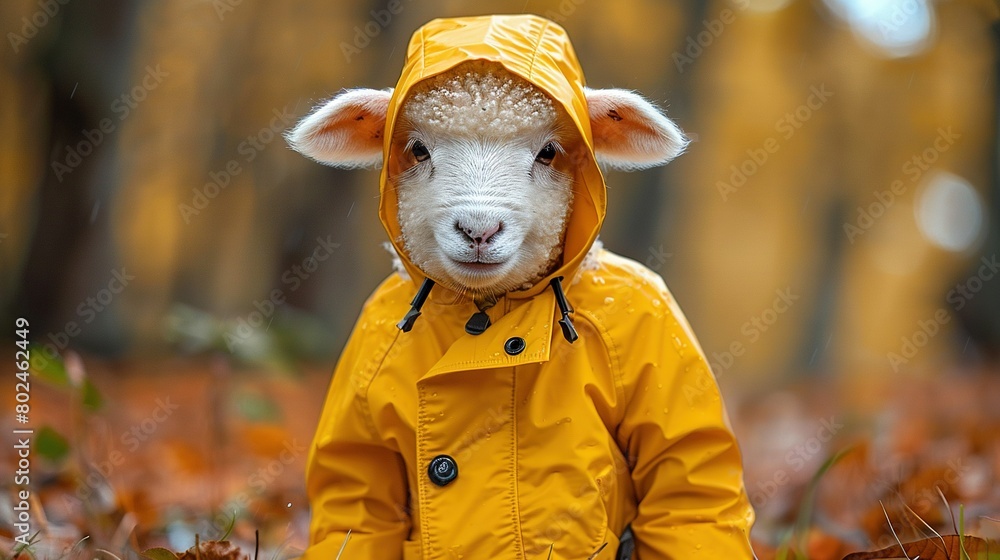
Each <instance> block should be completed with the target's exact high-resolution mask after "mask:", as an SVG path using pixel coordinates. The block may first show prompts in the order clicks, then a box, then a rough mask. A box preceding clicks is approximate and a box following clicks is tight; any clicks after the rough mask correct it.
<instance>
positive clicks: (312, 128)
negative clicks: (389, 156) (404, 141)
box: [287, 89, 392, 168]
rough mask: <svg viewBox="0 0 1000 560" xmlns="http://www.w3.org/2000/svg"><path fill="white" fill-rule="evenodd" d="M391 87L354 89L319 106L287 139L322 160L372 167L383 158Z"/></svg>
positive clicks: (337, 164) (295, 146)
mask: <svg viewBox="0 0 1000 560" xmlns="http://www.w3.org/2000/svg"><path fill="white" fill-rule="evenodd" d="M391 97H392V90H374V89H354V90H348V91H345V92H344V93H341V94H339V95H337V96H336V97H334V98H333V99H331V100H330V101H328V102H326V103H325V104H324V105H321V106H319V107H317V108H316V109H315V110H314V111H313V112H312V113H310V114H309V116H307V117H306V118H304V119H302V121H301V122H299V124H297V125H296V126H295V128H294V129H292V131H291V132H289V133H288V136H287V138H288V143H289V144H290V145H291V146H292V148H294V149H295V150H296V151H298V152H299V153H302V154H304V155H306V156H308V157H310V158H312V159H314V160H316V161H318V162H320V163H324V164H326V165H332V166H334V167H348V168H350V167H371V166H374V165H377V164H378V163H380V162H381V161H382V135H383V133H384V131H385V118H386V112H387V111H388V109H389V99H390V98H391Z"/></svg>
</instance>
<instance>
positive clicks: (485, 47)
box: [379, 15, 607, 299]
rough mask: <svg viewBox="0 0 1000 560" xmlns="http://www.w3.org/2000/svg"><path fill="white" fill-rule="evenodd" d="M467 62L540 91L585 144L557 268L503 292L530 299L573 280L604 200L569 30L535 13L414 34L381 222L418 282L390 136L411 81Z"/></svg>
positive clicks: (462, 21)
mask: <svg viewBox="0 0 1000 560" xmlns="http://www.w3.org/2000/svg"><path fill="white" fill-rule="evenodd" d="M472 60H480V61H489V62H496V63H499V64H501V65H503V67H504V68H506V69H507V70H508V71H510V72H512V73H513V74H516V75H518V76H520V77H521V78H523V79H524V80H527V81H528V82H530V83H532V84H534V85H535V86H536V87H538V88H539V89H541V90H542V91H543V92H545V93H546V94H547V95H548V96H549V97H551V98H552V99H553V100H554V101H555V102H556V103H558V104H560V105H561V106H562V107H563V109H565V111H566V113H567V114H568V115H569V117H570V119H572V121H573V123H574V124H575V125H576V127H577V129H578V131H579V133H580V137H581V138H582V141H583V142H584V144H585V145H586V150H585V152H586V157H585V158H581V162H580V164H579V165H578V166H577V167H576V169H574V181H573V190H574V197H573V208H572V211H571V213H570V215H569V219H568V221H567V224H566V235H565V240H564V244H563V260H562V264H561V266H559V267H558V269H557V270H555V271H553V272H552V273H551V274H550V275H549V276H548V277H546V278H543V279H542V280H540V281H539V282H538V283H536V284H535V285H533V286H532V287H531V288H529V289H527V290H520V291H516V292H510V293H508V294H507V297H509V298H514V299H518V298H525V297H532V296H535V295H537V294H538V293H540V292H541V291H542V290H544V289H545V288H546V287H547V286H548V285H549V282H550V280H551V279H553V278H556V277H560V276H563V277H566V278H572V277H573V274H574V273H575V272H576V270H577V269H578V268H579V266H580V263H581V262H582V261H583V259H584V257H585V256H586V255H587V252H588V251H589V250H590V248H591V246H592V245H593V244H594V241H595V240H596V239H597V234H598V232H599V231H600V229H601V224H602V223H603V221H604V215H605V208H606V202H607V197H606V190H605V184H604V177H603V175H602V174H601V170H600V168H599V167H598V165H597V161H596V159H595V157H594V142H593V136H592V134H591V130H590V117H589V115H588V112H587V100H586V97H585V95H584V90H583V87H584V85H585V84H584V78H583V70H582V69H581V68H580V63H579V62H578V61H577V59H576V53H574V52H573V46H572V45H571V44H570V42H569V37H568V36H567V34H566V31H565V30H564V29H563V28H562V27H560V26H558V25H556V24H555V23H553V22H551V21H549V20H547V19H544V18H541V17H538V16H533V15H493V16H482V17H468V18H449V19H435V20H433V21H431V22H429V23H427V24H426V25H424V26H423V27H421V28H420V29H418V30H417V31H416V32H415V33H414V34H413V37H412V38H411V39H410V44H409V47H408V48H407V54H406V63H405V65H404V66H403V72H402V74H401V75H400V78H399V82H398V83H397V84H396V88H395V90H394V91H393V94H392V99H391V100H390V102H389V109H388V114H387V116H386V124H385V133H384V135H383V139H384V140H383V153H382V158H383V163H384V165H383V166H382V173H381V178H380V184H379V188H380V192H381V198H380V203H379V217H380V218H381V220H382V225H383V226H384V227H385V230H386V232H387V233H388V234H389V239H390V240H391V242H392V244H393V247H394V248H395V249H396V252H397V253H398V254H399V256H400V259H401V260H402V263H403V266H404V267H405V268H406V271H407V272H408V273H409V275H410V278H412V279H413V280H414V282H416V283H417V284H420V283H421V282H422V281H423V279H424V278H426V275H425V273H424V272H423V271H422V270H420V269H419V268H418V267H417V266H416V265H414V264H413V263H412V262H411V261H410V259H409V257H408V255H407V253H406V251H405V250H404V247H403V243H402V237H401V229H400V226H399V220H398V216H397V202H398V201H397V196H396V189H394V188H392V186H393V183H392V181H393V179H394V178H393V176H392V170H393V169H394V168H395V167H396V165H395V162H396V161H397V158H399V157H400V154H398V153H395V152H394V151H393V149H392V137H393V131H394V129H395V127H396V121H397V119H398V118H399V114H400V110H401V108H402V105H403V101H405V100H406V98H407V95H408V94H409V92H410V91H411V90H412V89H413V87H414V86H415V85H416V84H418V83H419V82H421V81H423V80H426V79H427V78H431V77H433V76H436V75H438V74H441V73H443V72H447V71H448V70H450V69H452V68H454V67H455V66H457V65H459V64H461V63H463V62H468V61H472ZM431 280H434V281H435V282H438V281H439V280H440V279H437V278H431ZM438 283H440V282H438Z"/></svg>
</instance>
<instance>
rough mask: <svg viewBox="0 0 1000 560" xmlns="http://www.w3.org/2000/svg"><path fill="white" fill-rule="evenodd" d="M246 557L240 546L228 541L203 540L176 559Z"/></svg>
mask: <svg viewBox="0 0 1000 560" xmlns="http://www.w3.org/2000/svg"><path fill="white" fill-rule="evenodd" d="M245 558H248V557H247V556H246V555H244V554H243V551H242V550H240V547H238V546H236V545H235V544H233V543H231V542H229V541H204V542H202V543H200V544H199V545H198V546H196V547H195V546H192V547H191V548H189V549H187V551H185V552H184V553H183V554H180V555H179V556H178V557H177V560H244V559H245Z"/></svg>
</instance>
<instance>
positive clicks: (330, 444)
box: [302, 305, 410, 560]
mask: <svg viewBox="0 0 1000 560" xmlns="http://www.w3.org/2000/svg"><path fill="white" fill-rule="evenodd" d="M366 307H368V306H367V305H366ZM365 319H366V317H365V312H362V317H361V319H359V321H358V324H362V321H365ZM372 338H374V337H373V336H371V335H368V336H363V335H361V334H360V333H359V332H358V330H357V329H355V332H354V333H353V334H352V335H351V338H350V340H348V343H347V346H346V348H345V349H344V352H343V353H342V354H341V358H340V361H339V362H338V364H337V367H336V369H335V371H334V374H333V381H332V383H331V385H330V391H329V393H328V395H327V398H326V404H325V405H324V407H323V413H322V416H321V418H320V422H319V427H318V429H317V431H316V436H315V438H314V440H313V444H312V447H311V448H310V452H309V459H308V463H307V466H306V491H307V493H308V496H309V503H310V506H311V510H312V522H311V527H310V535H309V547H308V548H307V549H306V551H305V553H304V554H303V556H302V558H304V559H306V560H319V559H322V560H332V559H334V558H338V553H339V552H340V549H341V546H342V545H343V544H344V542H345V540H347V538H348V537H347V532H348V531H350V541H349V542H348V543H347V546H346V547H345V548H344V553H343V556H342V558H349V559H350V560H374V559H376V558H377V559H378V560H398V559H400V558H402V554H403V553H402V550H403V541H404V540H405V539H406V537H407V535H408V534H409V530H410V519H409V516H408V514H407V513H406V509H405V506H406V503H407V487H406V470H405V466H404V463H403V460H402V457H401V456H400V455H399V454H398V453H396V452H395V451H394V450H393V449H390V448H388V447H387V446H385V445H384V442H382V441H381V440H380V439H379V438H378V437H377V434H376V433H375V429H374V427H373V423H372V419H371V415H370V411H369V409H368V404H367V401H366V394H367V393H366V391H367V383H368V382H366V381H365V379H364V377H365V375H364V371H366V369H368V368H367V366H369V365H370V364H369V362H370V361H371V360H372V359H373V358H375V357H377V356H374V355H375V354H377V353H378V351H379V350H384V348H385V346H384V344H385V341H383V342H382V344H379V343H378V342H377V341H374V340H371V339H372ZM383 338H384V337H383ZM383 354H384V351H383Z"/></svg>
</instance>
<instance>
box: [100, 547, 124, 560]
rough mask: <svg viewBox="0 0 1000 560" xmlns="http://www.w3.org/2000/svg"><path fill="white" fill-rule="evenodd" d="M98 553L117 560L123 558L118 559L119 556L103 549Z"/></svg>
mask: <svg viewBox="0 0 1000 560" xmlns="http://www.w3.org/2000/svg"><path fill="white" fill-rule="evenodd" d="M97 552H103V553H104V554H107V555H108V556H110V557H112V558H114V559H115V560H122V559H121V558H119V557H118V555H117V554H115V553H113V552H111V551H110V550H104V549H103V548H98V549H97Z"/></svg>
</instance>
